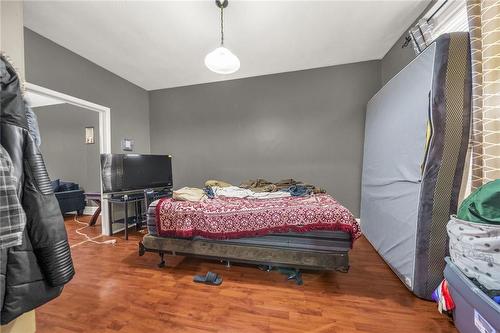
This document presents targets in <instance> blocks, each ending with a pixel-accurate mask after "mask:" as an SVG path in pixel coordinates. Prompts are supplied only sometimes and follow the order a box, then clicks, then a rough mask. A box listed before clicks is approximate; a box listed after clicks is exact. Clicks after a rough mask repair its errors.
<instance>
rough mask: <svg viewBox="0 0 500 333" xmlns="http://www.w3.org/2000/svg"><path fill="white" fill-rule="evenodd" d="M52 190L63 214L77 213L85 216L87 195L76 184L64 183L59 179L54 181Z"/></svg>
mask: <svg viewBox="0 0 500 333" xmlns="http://www.w3.org/2000/svg"><path fill="white" fill-rule="evenodd" d="M52 189H53V190H54V194H55V195H56V198H57V201H58V202H59V208H61V214H66V213H68V212H73V211H76V212H77V214H78V215H82V214H83V209H84V208H85V194H84V192H83V190H81V189H80V186H79V185H78V184H76V183H71V182H62V181H60V180H59V179H57V180H54V181H52Z"/></svg>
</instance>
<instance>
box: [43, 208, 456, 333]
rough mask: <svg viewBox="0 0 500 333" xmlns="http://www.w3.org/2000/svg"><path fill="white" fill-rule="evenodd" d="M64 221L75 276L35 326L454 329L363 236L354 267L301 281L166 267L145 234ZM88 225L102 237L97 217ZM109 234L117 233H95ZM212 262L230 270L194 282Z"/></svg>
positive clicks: (153, 332)
mask: <svg viewBox="0 0 500 333" xmlns="http://www.w3.org/2000/svg"><path fill="white" fill-rule="evenodd" d="M80 219H81V220H82V221H88V219H89V217H82V218H80ZM65 223H66V228H67V230H68V234H69V237H70V243H71V244H72V246H73V247H72V254H73V260H74V263H75V268H76V276H75V278H74V279H73V280H72V281H71V282H70V283H69V284H68V285H67V286H66V287H65V289H64V291H63V293H62V295H61V296H60V297H59V298H57V299H55V300H53V301H52V302H50V303H48V304H46V305H44V306H42V307H40V308H39V309H37V311H36V316H37V327H38V330H37V332H38V333H58V332H61V333H69V332H98V333H101V332H103V333H116V332H122V333H126V332H127V333H128V332H141V333H142V332H144V333H145V332H148V333H157V332H158V333H159V332H161V333H163V332H197V333H202V332H232V333H246V332H297V333H298V332H310V333H313V332H314V333H327V332H329V333H330V332H331V333H337V332H384V333H385V332H398V333H406V332H407V333H419V332H426V333H427V332H443V333H444V332H454V333H455V332H456V330H455V328H454V327H453V324H451V323H450V321H449V320H448V319H447V318H446V317H444V316H442V315H440V314H439V313H438V312H437V310H436V306H435V304H433V303H430V302H427V301H423V300H420V299H418V298H416V297H414V296H413V295H412V294H411V293H410V292H409V291H408V290H407V289H406V288H405V287H404V286H403V285H402V284H401V282H400V281H399V280H398V279H397V277H396V276H395V275H394V274H393V273H392V271H391V270H390V269H389V268H388V267H387V265H386V264H385V263H384V262H383V261H382V259H380V257H379V256H378V255H377V253H376V252H375V250H374V249H373V248H372V247H371V245H370V244H369V243H368V242H367V240H366V239H364V238H361V239H360V240H358V241H357V242H356V243H355V245H354V249H353V251H352V252H351V256H350V258H351V270H350V271H349V273H347V274H342V273H335V272H316V273H314V272H313V273H305V274H303V278H304V285H303V286H297V285H295V284H294V282H290V281H286V278H285V276H284V275H281V274H280V273H277V272H271V273H267V272H262V271H260V270H258V269H257V268H255V267H252V266H232V267H231V268H229V269H227V268H226V267H225V266H224V265H222V264H220V263H218V262H213V261H212V262H210V261H204V260H199V259H193V258H186V259H184V260H183V261H181V260H179V259H175V260H170V263H171V264H173V265H175V266H176V267H166V268H161V269H160V268H158V267H157V266H156V264H157V263H158V255H155V254H152V253H147V254H146V255H145V256H143V257H139V256H138V254H137V242H138V241H139V240H140V239H141V237H142V234H140V233H137V232H134V233H132V235H131V236H130V238H129V240H128V241H125V240H123V239H122V238H121V237H115V238H116V239H117V243H116V245H99V244H94V243H91V242H83V241H84V240H85V239H84V237H82V236H80V235H78V234H76V232H75V230H76V229H77V227H79V226H78V225H77V224H76V222H74V221H73V217H71V216H67V217H66V221H65ZM83 231H84V232H86V233H88V234H89V235H91V236H92V237H94V236H98V235H99V234H100V225H97V226H95V227H89V228H86V229H84V230H83ZM103 239H110V237H101V238H97V239H96V240H97V241H100V240H103ZM82 242H83V243H82ZM208 270H211V271H215V272H218V273H220V274H222V275H223V277H224V282H223V284H222V285H221V286H220V287H215V286H206V285H200V284H195V283H193V282H192V277H193V275H195V274H198V273H205V272H206V271H208Z"/></svg>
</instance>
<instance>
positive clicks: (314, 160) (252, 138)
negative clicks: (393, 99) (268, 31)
mask: <svg viewBox="0 0 500 333" xmlns="http://www.w3.org/2000/svg"><path fill="white" fill-rule="evenodd" d="M379 87H380V66H379V61H369V62H362V63H355V64H348V65H341V66H334V67H325V68H319V69H311V70H305V71H297V72H289V73H283V74H275V75H267V76H259V77H252V78H245V79H239V80H232V81H224V82H217V83H209V84H202V85H194V86H187V87H180V88H172V89H163V90H156V91H152V92H150V125H151V132H150V133H151V151H152V152H153V153H157V154H171V155H173V169H174V170H173V172H174V186H175V187H176V188H178V187H182V186H198V187H199V186H202V185H203V182H204V181H205V180H206V179H224V180H227V181H229V182H233V183H235V184H239V182H240V181H243V180H245V179H248V178H255V177H261V178H266V179H269V180H274V181H277V180H279V179H283V178H295V179H299V180H303V181H307V182H310V183H313V184H316V185H318V186H322V187H324V188H326V189H327V191H328V192H329V193H331V194H332V195H333V196H334V197H336V198H337V199H338V200H339V201H340V202H341V203H342V204H344V205H345V206H346V207H348V208H349V209H351V210H352V212H353V213H354V214H355V215H356V216H359V203H360V179H361V163H362V153H363V135H364V117H365V109H366V103H367V101H368V100H369V99H370V98H371V97H372V96H373V94H374V93H375V92H376V91H377V90H378V89H379Z"/></svg>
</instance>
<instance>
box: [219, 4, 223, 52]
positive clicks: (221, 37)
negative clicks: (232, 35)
mask: <svg viewBox="0 0 500 333" xmlns="http://www.w3.org/2000/svg"><path fill="white" fill-rule="evenodd" d="M220 46H224V7H223V6H221V7H220Z"/></svg>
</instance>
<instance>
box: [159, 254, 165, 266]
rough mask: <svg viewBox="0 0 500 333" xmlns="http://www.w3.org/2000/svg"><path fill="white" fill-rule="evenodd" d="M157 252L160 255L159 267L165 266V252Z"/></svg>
mask: <svg viewBox="0 0 500 333" xmlns="http://www.w3.org/2000/svg"><path fill="white" fill-rule="evenodd" d="M158 254H159V255H160V263H159V264H158V267H159V268H162V267H165V258H164V256H165V252H163V251H160V252H159V253H158Z"/></svg>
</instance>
